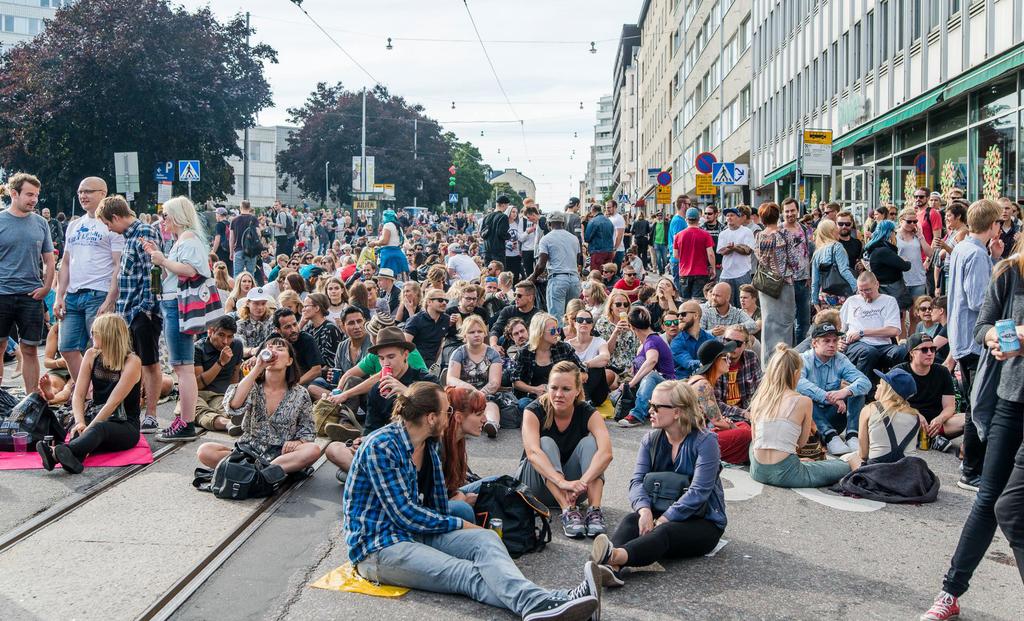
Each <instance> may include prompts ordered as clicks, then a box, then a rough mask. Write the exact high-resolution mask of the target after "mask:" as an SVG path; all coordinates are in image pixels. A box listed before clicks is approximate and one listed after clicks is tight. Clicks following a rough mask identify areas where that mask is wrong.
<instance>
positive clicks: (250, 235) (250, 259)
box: [228, 201, 264, 286]
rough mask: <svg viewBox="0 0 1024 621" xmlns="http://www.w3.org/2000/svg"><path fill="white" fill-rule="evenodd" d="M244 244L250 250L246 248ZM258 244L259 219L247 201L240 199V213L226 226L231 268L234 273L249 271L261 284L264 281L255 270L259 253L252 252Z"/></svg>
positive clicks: (257, 282)
mask: <svg viewBox="0 0 1024 621" xmlns="http://www.w3.org/2000/svg"><path fill="white" fill-rule="evenodd" d="M246 246H248V247H249V248H250V250H248V251H247V250H246ZM257 246H262V244H260V233H259V220H257V219H256V216H255V215H253V213H252V205H251V204H250V203H249V201H242V206H241V208H240V213H239V214H238V215H237V216H235V217H234V219H233V220H231V224H230V225H229V226H228V252H229V254H230V255H231V258H232V269H233V271H234V275H235V276H238V275H239V274H241V273H242V272H249V273H250V274H252V275H253V277H254V278H255V279H256V284H258V285H261V286H262V285H263V284H264V281H263V279H262V278H261V276H260V274H259V273H258V272H257V270H256V261H257V260H258V259H259V253H256V254H252V250H255V249H256V247H257Z"/></svg>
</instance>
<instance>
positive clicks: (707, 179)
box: [696, 173, 718, 196]
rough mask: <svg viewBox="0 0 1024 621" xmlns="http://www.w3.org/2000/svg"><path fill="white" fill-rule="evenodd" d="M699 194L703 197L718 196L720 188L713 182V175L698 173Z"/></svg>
mask: <svg viewBox="0 0 1024 621" xmlns="http://www.w3.org/2000/svg"><path fill="white" fill-rule="evenodd" d="M696 177H697V194H698V195H701V196H709V195H710V196H713V195H715V194H718V188H716V187H715V184H714V183H712V182H711V174H710V173H709V174H706V175H705V174H701V173H697V175H696Z"/></svg>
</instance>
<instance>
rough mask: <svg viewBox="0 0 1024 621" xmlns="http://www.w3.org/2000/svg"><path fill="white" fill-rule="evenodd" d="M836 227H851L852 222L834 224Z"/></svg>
mask: <svg viewBox="0 0 1024 621" xmlns="http://www.w3.org/2000/svg"><path fill="white" fill-rule="evenodd" d="M836 226H853V222H836Z"/></svg>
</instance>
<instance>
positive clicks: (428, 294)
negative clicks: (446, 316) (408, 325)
mask: <svg viewBox="0 0 1024 621" xmlns="http://www.w3.org/2000/svg"><path fill="white" fill-rule="evenodd" d="M432 297H442V298H445V299H448V296H446V295H445V294H444V290H443V289H436V288H433V287H432V288H430V289H427V290H426V291H424V292H423V297H422V298H421V299H420V307H421V308H422V309H423V310H424V311H425V310H427V304H428V303H429V302H430V298H432Z"/></svg>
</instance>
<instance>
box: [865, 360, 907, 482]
mask: <svg viewBox="0 0 1024 621" xmlns="http://www.w3.org/2000/svg"><path fill="white" fill-rule="evenodd" d="M876 373H877V374H878V377H879V382H878V388H876V389H875V401H874V403H872V404H871V405H870V406H868V407H867V409H866V411H865V412H864V414H865V416H863V417H862V418H861V421H860V445H859V446H858V448H857V454H858V455H859V456H860V459H861V461H863V462H864V464H865V465H866V464H891V463H893V462H897V461H899V460H901V459H903V457H904V455H905V454H906V453H912V452H915V450H916V449H917V435H918V430H919V429H920V427H921V424H922V423H921V421H922V420H923V418H922V416H921V413H920V412H918V411H917V410H916V409H914V406H912V405H910V402H909V401H910V399H911V398H912V397H913V396H914V393H915V392H917V386H916V385H915V383H914V378H913V377H911V375H910V373H908V372H906V371H904V370H903V369H900V368H896V369H892V370H891V371H889V372H888V373H882V372H880V371H876Z"/></svg>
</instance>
